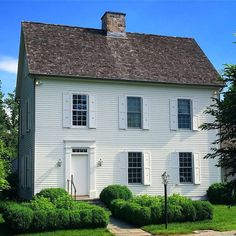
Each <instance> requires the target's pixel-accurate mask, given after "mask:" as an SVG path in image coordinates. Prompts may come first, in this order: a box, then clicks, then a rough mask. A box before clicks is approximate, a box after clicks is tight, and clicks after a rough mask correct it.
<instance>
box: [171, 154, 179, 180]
mask: <svg viewBox="0 0 236 236" xmlns="http://www.w3.org/2000/svg"><path fill="white" fill-rule="evenodd" d="M170 180H171V183H172V184H179V153H178V152H172V153H171V173H170Z"/></svg>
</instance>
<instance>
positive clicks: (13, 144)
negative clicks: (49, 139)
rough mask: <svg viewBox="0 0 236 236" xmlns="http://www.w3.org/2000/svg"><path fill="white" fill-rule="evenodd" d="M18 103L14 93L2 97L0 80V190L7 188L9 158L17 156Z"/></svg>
mask: <svg viewBox="0 0 236 236" xmlns="http://www.w3.org/2000/svg"><path fill="white" fill-rule="evenodd" d="M17 143H18V104H17V102H16V101H15V99H14V93H8V95H7V97H6V98H4V94H3V93H2V90H1V81H0V190H3V189H8V188H9V183H8V181H7V177H8V175H9V174H10V169H11V165H10V164H11V160H13V159H14V158H16V157H17Z"/></svg>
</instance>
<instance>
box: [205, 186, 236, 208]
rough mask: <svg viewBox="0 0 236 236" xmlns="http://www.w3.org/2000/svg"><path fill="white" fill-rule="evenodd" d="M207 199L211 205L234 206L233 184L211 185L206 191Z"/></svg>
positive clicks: (235, 189)
mask: <svg viewBox="0 0 236 236" xmlns="http://www.w3.org/2000/svg"><path fill="white" fill-rule="evenodd" d="M233 190H234V191H233ZM207 197H208V200H209V201H210V202H211V203H212V204H236V187H235V182H231V183H215V184H212V185H211V186H210V187H209V188H208V190H207Z"/></svg>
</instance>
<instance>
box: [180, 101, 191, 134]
mask: <svg viewBox="0 0 236 236" xmlns="http://www.w3.org/2000/svg"><path fill="white" fill-rule="evenodd" d="M178 128H179V129H191V128H192V124H191V101H190V100H189V99H178Z"/></svg>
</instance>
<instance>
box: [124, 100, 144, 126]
mask: <svg viewBox="0 0 236 236" xmlns="http://www.w3.org/2000/svg"><path fill="white" fill-rule="evenodd" d="M141 117H142V114H141V98H140V97H127V124H128V128H140V129H141V125H142V124H141V123H142V122H141V119H142V118H141Z"/></svg>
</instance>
